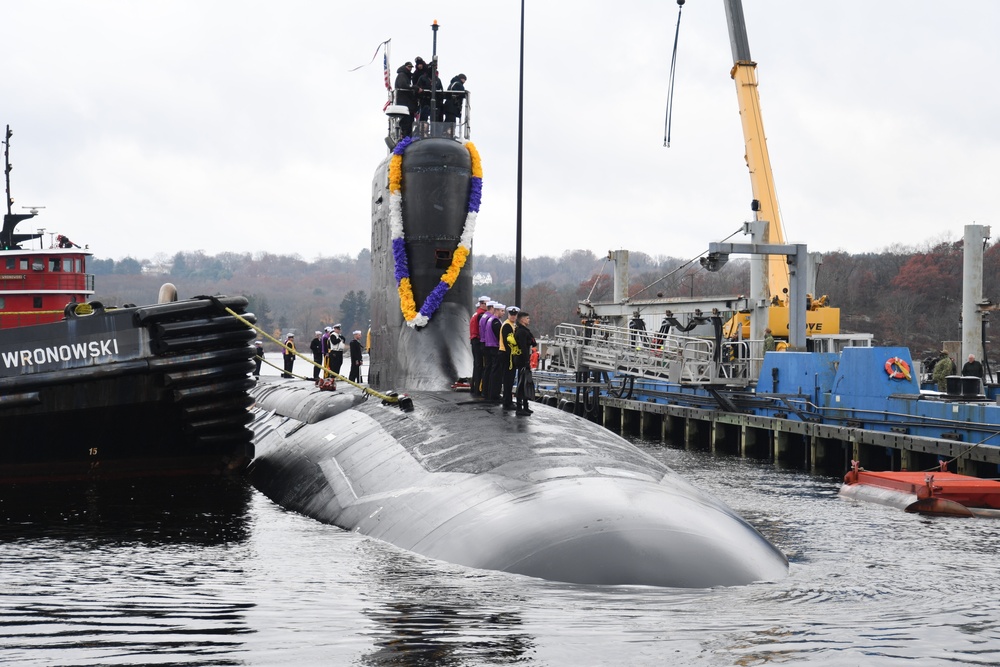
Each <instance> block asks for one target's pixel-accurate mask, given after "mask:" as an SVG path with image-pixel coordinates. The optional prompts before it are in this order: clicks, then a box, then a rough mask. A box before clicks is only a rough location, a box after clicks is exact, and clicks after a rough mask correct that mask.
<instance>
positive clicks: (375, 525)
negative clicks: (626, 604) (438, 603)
mask: <svg viewBox="0 0 1000 667" xmlns="http://www.w3.org/2000/svg"><path fill="white" fill-rule="evenodd" d="M257 394H258V406H259V407H258V409H259V411H260V412H259V414H260V415H261V418H260V419H259V420H258V421H257V422H255V423H254V424H252V425H251V428H253V429H254V431H255V432H256V433H257V434H258V436H257V437H256V438H255V445H256V449H257V459H256V460H255V462H254V464H253V466H252V468H251V470H252V479H253V481H254V484H255V486H257V488H258V489H260V490H261V491H262V492H264V493H265V494H266V495H268V496H269V497H270V498H271V499H273V500H274V501H275V502H277V503H279V504H280V505H282V506H284V507H287V508H289V509H293V510H296V511H298V512H301V513H303V514H306V515H307V516H311V517H313V518H315V519H318V520H320V521H324V522H327V523H331V524H334V525H336V526H340V527H341V528H344V529H347V530H353V531H357V532H359V533H362V534H364V535H369V536H371V537H375V538H378V539H381V540H385V541H387V542H390V543H392V544H395V545H396V546H399V547H402V548H404V549H409V550H411V551H414V552H416V553H420V554H423V555H425V556H429V557H431V558H437V559H441V560H445V561H449V562H452V563H457V564H460V565H467V566H469V567H477V568H487V569H494V570H503V571H507V572H514V573H518V574H523V575H528V576H533V577H541V578H545V579H551V580H554V581H566V582H574V583H582V584H645V585H654V586H676V587H708V586H720V585H738V584H747V583H750V582H753V581H760V580H774V579H779V578H781V577H783V576H785V573H786V570H787V561H786V560H785V557H784V556H783V555H782V554H781V552H779V551H778V550H777V549H775V548H774V547H773V546H772V545H771V544H770V543H769V542H768V541H767V540H765V539H764V538H763V537H762V536H761V535H760V534H759V533H758V532H757V531H756V530H754V529H753V528H752V527H751V526H750V525H748V524H747V523H746V522H745V521H743V520H742V519H741V518H740V517H738V516H737V515H736V514H734V513H733V512H732V510H730V509H729V508H728V507H726V506H725V505H724V504H722V503H720V502H718V501H716V500H713V499H712V498H710V497H708V496H706V495H705V494H703V493H701V492H700V491H698V490H697V489H695V488H693V487H692V486H691V485H690V484H688V483H686V482H685V481H684V480H682V479H681V478H680V477H679V476H677V475H676V474H675V473H674V472H673V471H671V470H670V469H669V468H667V467H666V466H664V465H663V464H662V463H660V462H658V461H656V460H655V459H653V458H651V457H649V456H647V455H646V454H644V453H643V452H641V451H640V450H638V449H637V448H635V447H634V446H633V445H631V444H630V443H628V442H627V441H625V440H624V439H622V438H620V437H618V436H616V435H614V434H612V433H610V432H609V431H607V430H605V429H602V428H600V427H598V426H597V425H595V424H592V423H591V422H588V421H586V420H583V419H581V418H579V417H576V416H574V415H570V414H567V413H565V412H562V411H559V410H557V409H555V408H549V407H547V406H539V407H537V408H535V411H534V412H535V413H534V414H533V415H532V416H531V417H530V418H527V419H526V418H519V417H515V416H513V414H512V413H507V414H503V413H502V412H501V410H500V408H499V407H490V406H484V405H482V404H480V403H473V402H468V401H466V400H464V397H463V395H462V394H457V393H453V392H429V393H417V394H414V395H413V398H414V405H415V409H414V411H413V412H410V413H404V412H402V411H400V410H399V409H397V408H394V407H391V406H385V405H382V404H381V403H380V402H379V401H378V400H375V399H370V400H368V401H364V400H362V399H361V397H360V396H359V395H355V394H342V395H331V394H329V393H325V392H319V391H315V390H313V389H311V388H307V387H295V386H294V385H293V384H283V385H282V384H275V385H270V386H266V387H263V388H261V389H259V390H257ZM272 411H273V412H272ZM283 415H285V416H283Z"/></svg>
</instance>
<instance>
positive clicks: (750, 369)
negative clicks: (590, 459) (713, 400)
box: [549, 324, 763, 387]
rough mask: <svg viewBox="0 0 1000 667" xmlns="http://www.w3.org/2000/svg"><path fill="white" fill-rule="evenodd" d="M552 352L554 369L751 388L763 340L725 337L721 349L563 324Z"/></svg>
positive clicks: (692, 340) (687, 339)
mask: <svg viewBox="0 0 1000 667" xmlns="http://www.w3.org/2000/svg"><path fill="white" fill-rule="evenodd" d="M549 350H550V351H551V353H552V357H551V361H550V363H549V369H550V370H553V371H563V372H571V373H577V374H580V373H586V372H589V371H603V372H606V373H614V374H615V376H618V377H622V378H630V377H631V378H645V379H656V380H661V381H666V382H673V383H677V384H681V385H691V386H732V387H746V386H747V385H748V384H749V383H750V382H751V380H755V379H756V373H757V372H759V370H760V363H761V360H762V358H763V341H746V340H744V341H726V340H723V341H722V343H721V345H720V346H718V348H717V346H716V342H715V340H713V339H710V338H703V337H695V336H685V335H682V334H676V333H666V334H661V333H658V332H655V331H645V330H641V329H630V328H626V327H615V326H609V325H606V324H560V325H558V326H557V327H556V331H555V338H554V340H553V341H552V342H551V343H550V345H549Z"/></svg>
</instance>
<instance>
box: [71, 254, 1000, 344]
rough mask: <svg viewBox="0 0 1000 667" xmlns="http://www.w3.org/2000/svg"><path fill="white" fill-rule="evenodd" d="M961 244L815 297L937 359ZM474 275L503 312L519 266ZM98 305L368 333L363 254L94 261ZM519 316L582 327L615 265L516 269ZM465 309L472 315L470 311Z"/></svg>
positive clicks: (667, 275) (874, 270)
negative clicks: (240, 315)
mask: <svg viewBox="0 0 1000 667" xmlns="http://www.w3.org/2000/svg"><path fill="white" fill-rule="evenodd" d="M962 245H963V242H962V241H961V240H959V241H941V242H936V243H933V244H927V245H926V246H924V247H921V248H916V247H910V248H908V247H903V246H897V247H893V248H888V249H885V250H882V251H879V252H871V253H859V254H851V253H846V252H842V251H838V252H833V253H828V254H826V255H825V256H824V259H823V263H822V266H821V268H820V271H819V274H818V276H817V282H816V291H817V295H816V296H820V295H824V294H825V295H827V296H828V297H829V301H830V305H832V306H836V307H839V308H840V309H841V330H842V331H845V332H855V333H871V334H873V335H874V338H875V342H876V344H884V345H903V346H907V347H909V348H910V349H911V350H912V352H913V353H914V355H922V354H924V353H926V352H930V351H934V350H937V349H940V344H941V341H944V340H957V339H959V338H960V331H961V329H960V327H961V321H960V319H961V300H962V262H963V259H962V253H963V248H962ZM629 265H630V269H629V275H630V285H629V296H630V297H631V298H634V299H652V298H656V297H676V296H706V297H708V296H711V297H717V296H724V295H740V294H745V293H746V291H747V290H748V288H749V275H750V266H749V261H748V260H746V259H739V258H734V259H733V260H731V261H730V262H729V263H728V264H726V265H725V266H724V267H723V268H722V270H720V271H718V272H708V271H705V270H703V269H702V268H701V267H700V266H699V264H698V263H697V262H690V261H689V260H684V259H679V258H675V257H669V256H652V255H648V254H646V253H642V252H634V251H633V252H630V254H629ZM470 267H471V270H472V272H473V282H474V284H475V286H476V287H475V290H476V296H479V295H480V294H485V295H489V296H490V297H491V298H493V299H496V300H497V301H502V302H503V303H507V304H511V303H513V299H514V272H515V262H514V258H513V256H510V255H484V256H475V257H473V259H472V260H471V261H470V263H469V264H467V265H466V268H465V269H464V270H470ZM88 271H89V272H91V273H93V274H95V276H96V283H97V284H96V290H97V293H96V295H95V298H96V299H97V300H99V301H102V302H103V303H104V304H105V305H123V304H126V303H135V304H144V303H152V302H154V301H155V300H156V296H157V292H158V290H159V287H160V285H161V284H162V283H164V282H172V283H174V284H175V285H176V286H177V287H178V290H179V291H180V294H181V296H182V297H189V296H194V295H198V294H226V295H230V296H235V295H242V296H245V297H247V299H249V301H250V310H251V312H253V313H254V314H255V315H256V316H257V320H258V324H259V325H260V326H261V327H262V328H263V329H265V330H266V331H269V332H271V333H272V334H274V335H275V336H276V337H277V336H279V335H280V334H282V333H287V332H288V331H295V332H296V333H298V334H299V335H308V336H309V337H311V335H312V332H313V331H314V330H315V329H317V328H322V327H323V326H330V325H333V324H336V323H341V324H342V325H343V327H344V329H343V330H344V331H345V332H350V331H352V330H354V329H360V330H362V331H364V330H366V329H367V327H368V323H369V319H370V314H369V313H370V295H369V293H368V292H369V291H370V289H371V254H370V251H368V250H367V249H365V250H362V251H361V252H359V253H357V254H356V255H353V256H352V255H346V254H345V255H337V256H334V257H318V258H316V259H313V260H312V261H306V260H304V259H302V258H301V257H300V256H299V255H277V254H273V253H268V252H258V253H230V252H226V253H220V254H217V255H207V254H205V253H204V252H202V251H195V252H179V253H176V254H175V255H174V256H173V257H171V258H169V259H165V258H159V259H137V258H133V257H126V258H124V259H121V260H117V261H116V260H112V259H97V258H91V260H90V262H89V264H88ZM521 273H522V296H521V300H522V303H520V304H518V305H520V306H521V307H522V308H524V309H526V310H529V311H530V312H531V313H532V330H533V331H534V332H535V334H536V335H546V334H551V333H553V332H554V330H555V327H556V325H558V324H560V323H563V322H573V321H578V317H577V306H578V302H579V301H580V300H582V299H587V298H589V299H590V300H591V301H595V302H599V301H608V300H610V299H611V298H612V290H613V264H612V263H611V262H609V261H608V260H607V258H606V257H603V256H597V255H595V254H594V253H593V252H590V251H587V250H567V251H565V252H563V253H562V255H560V256H559V257H538V258H531V259H524V260H522V267H521ZM984 290H985V291H984V293H985V295H986V297H987V298H990V295H996V294H997V291H998V290H1000V243H993V244H991V245H988V246H987V248H986V249H985V256H984ZM471 305H472V304H470V306H471Z"/></svg>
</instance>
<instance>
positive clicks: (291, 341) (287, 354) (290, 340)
mask: <svg viewBox="0 0 1000 667" xmlns="http://www.w3.org/2000/svg"><path fill="white" fill-rule="evenodd" d="M281 356H282V360H283V361H284V362H285V372H284V373H282V374H281V377H283V378H290V377H292V366H294V365H295V334H294V333H289V334H288V335H287V336H285V349H283V350H282V351H281Z"/></svg>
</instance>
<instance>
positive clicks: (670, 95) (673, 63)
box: [663, 0, 684, 148]
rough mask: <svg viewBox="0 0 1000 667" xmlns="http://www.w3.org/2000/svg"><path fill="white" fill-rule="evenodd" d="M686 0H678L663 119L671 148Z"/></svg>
mask: <svg viewBox="0 0 1000 667" xmlns="http://www.w3.org/2000/svg"><path fill="white" fill-rule="evenodd" d="M683 9H684V0H677V29H676V30H675V31H674V52H673V55H671V56H670V83H669V84H668V89H667V117H666V119H664V121H663V145H664V146H666V147H667V148H670V125H671V123H672V122H673V118H674V72H675V71H676V69H677V41H678V38H679V37H680V34H681V12H682V11H683Z"/></svg>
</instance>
